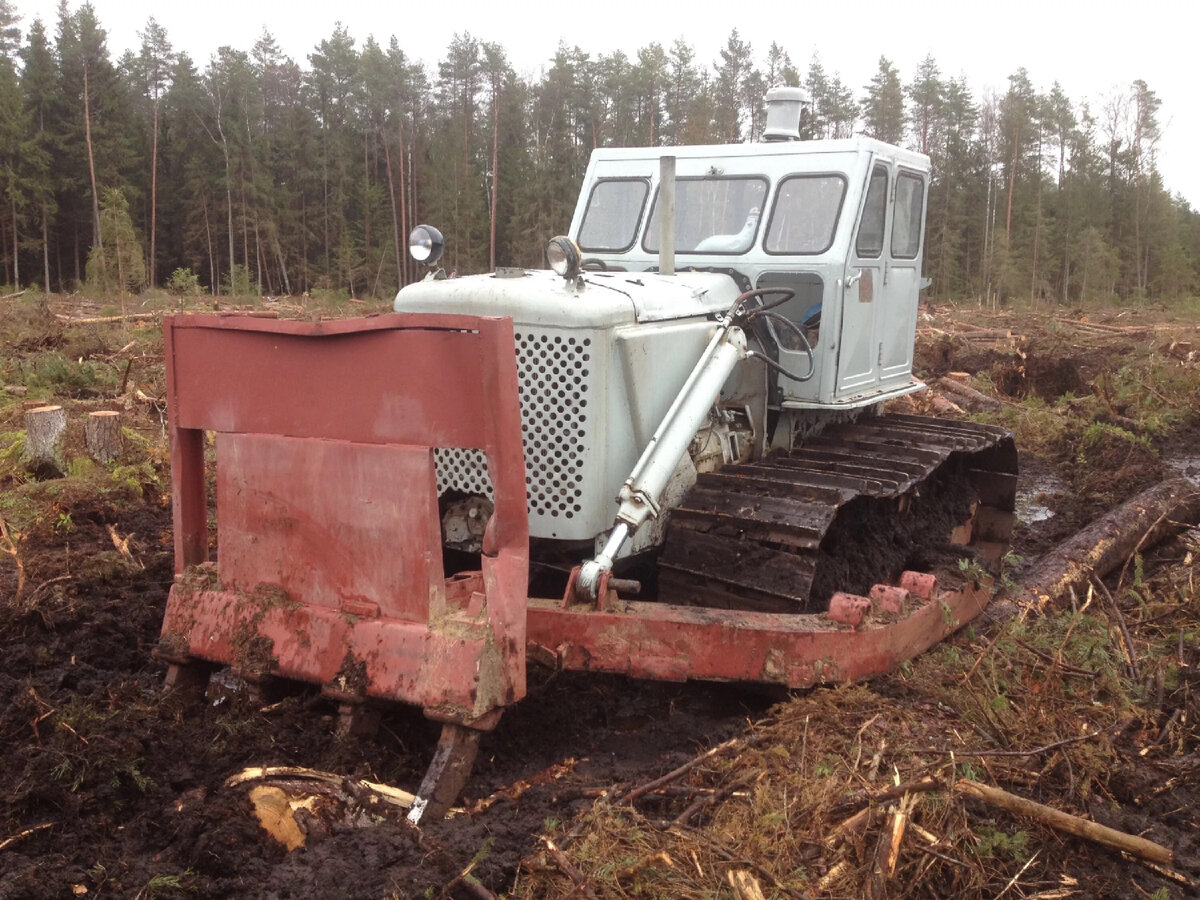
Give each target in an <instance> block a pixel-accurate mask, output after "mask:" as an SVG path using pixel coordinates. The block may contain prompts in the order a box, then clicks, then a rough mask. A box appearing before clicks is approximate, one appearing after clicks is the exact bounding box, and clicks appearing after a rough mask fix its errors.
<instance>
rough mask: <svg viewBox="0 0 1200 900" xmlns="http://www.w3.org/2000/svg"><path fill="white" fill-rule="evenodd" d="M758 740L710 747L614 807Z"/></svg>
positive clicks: (635, 789) (728, 742)
mask: <svg viewBox="0 0 1200 900" xmlns="http://www.w3.org/2000/svg"><path fill="white" fill-rule="evenodd" d="M760 740H762V738H761V737H760V738H752V739H751V740H749V741H744V740H743V739H742V738H731V739H730V740H728V741H726V742H725V743H723V744H717V746H715V747H710V748H709V749H708V750H705V751H704V752H703V753H701V754H700V755H699V756H696V757H694V758H692V759H690V760H688V761H687V762H685V763H684V764H683V765H682V766H680V767H679V768H677V769H672V770H671V771H670V772H668V773H667V774H666V775H663V776H662V777H661V778H656V779H654V780H653V781H648V782H646V783H645V784H643V785H641V786H640V787H636V788H634V789H633V790H631V791H630V792H629V793H628V794H626V795H625V796H624V797H622V798H621V799H619V800H617V801H616V805H618V806H621V805H624V804H626V803H632V802H633V801H634V800H636V799H638V797H643V796H645V795H646V794H648V793H650V792H651V791H653V790H656V789H658V788H660V787H662V786H663V785H664V784H670V783H671V782H672V781H675V780H676V779H678V778H682V777H683V776H684V775H686V774H687V773H688V772H690V771H692V769H694V768H696V766H698V765H700V764H701V763H703V762H707V761H708V760H710V759H712V758H713V757H714V756H716V755H718V754H720V753H724V752H725V751H726V750H731V749H732V748H734V747H736V746H738V745H739V744H745V745H746V746H747V747H749V746H753V745H754V744H757V743H758V742H759V741H760Z"/></svg>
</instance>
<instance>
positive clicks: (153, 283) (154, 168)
mask: <svg viewBox="0 0 1200 900" xmlns="http://www.w3.org/2000/svg"><path fill="white" fill-rule="evenodd" d="M157 231H158V96H157V89H156V92H155V97H154V139H153V140H152V141H151V144H150V267H149V268H150V287H151V288H156V287H158V269H157V266H156V262H157V260H158V256H157V253H158V250H157V247H156V245H155V240H154V238H155V235H156V233H157Z"/></svg>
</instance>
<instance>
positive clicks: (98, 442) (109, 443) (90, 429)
mask: <svg viewBox="0 0 1200 900" xmlns="http://www.w3.org/2000/svg"><path fill="white" fill-rule="evenodd" d="M83 432H84V437H85V439H86V440H87V448H88V453H89V454H90V455H91V457H92V459H94V460H96V462H98V463H106V462H108V461H109V460H112V459H115V458H116V457H117V456H119V455H120V453H121V449H122V438H121V414H120V413H119V412H114V411H112V410H101V411H99V412H94V413H89V414H88V417H87V420H86V421H85V422H84V426H83Z"/></svg>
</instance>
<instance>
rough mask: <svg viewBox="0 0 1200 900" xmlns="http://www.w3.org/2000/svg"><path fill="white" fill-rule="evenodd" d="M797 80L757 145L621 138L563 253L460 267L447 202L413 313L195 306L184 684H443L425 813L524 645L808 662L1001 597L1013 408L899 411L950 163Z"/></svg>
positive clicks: (618, 658) (757, 662)
mask: <svg viewBox="0 0 1200 900" xmlns="http://www.w3.org/2000/svg"><path fill="white" fill-rule="evenodd" d="M799 100H800V98H799V96H798V92H796V91H794V90H793V89H775V90H774V91H772V93H771V94H770V95H769V96H768V101H769V102H768V119H767V128H766V139H765V140H764V141H763V142H761V143H749V144H739V145H730V146H701V147H676V148H637V149H598V150H596V151H594V152H593V154H592V158H591V162H590V164H589V166H588V170H587V174H586V176H585V179H584V183H583V188H582V190H581V192H580V195H579V200H578V203H577V205H576V209H575V213H574V217H573V219H572V221H571V226H570V231H569V234H568V235H565V236H561V237H557V238H554V239H553V240H551V241H550V242H549V245H548V247H547V251H546V255H547V259H548V262H549V265H550V269H549V270H540V271H530V270H526V269H511V268H502V269H498V270H496V271H495V272H492V273H490V274H486V275H475V276H469V277H461V278H454V277H446V275H445V273H444V271H443V270H442V269H441V268H440V267H439V258H440V255H441V252H442V250H443V240H442V236H441V234H440V233H439V232H438V231H437V229H435V228H433V227H430V226H420V227H418V228H417V229H415V230H414V232H413V235H412V239H411V247H410V249H411V252H412V254H413V256H414V257H415V258H417V259H418V260H421V261H422V262H424V263H425V264H426V266H427V267H428V275H427V277H426V278H425V279H424V280H423V281H421V282H419V283H417V284H413V285H410V286H408V287H405V288H404V289H402V290H401V291H400V292H399V294H398V295H397V297H396V300H395V304H394V308H395V314H394V315H387V316H380V317H374V318H367V319H362V320H357V321H354V320H342V321H324V322H319V323H298V322H273V321H267V320H261V319H248V318H241V317H233V316H224V317H222V316H177V317H171V318H170V319H168V321H167V323H166V352H167V363H168V381H169V391H170V425H171V436H172V450H171V453H172V472H173V481H174V502H175V507H174V516H175V542H176V543H175V546H176V570H177V576H176V583H175V585H174V587H173V588H172V590H171V594H170V599H169V602H168V606H167V611H166V616H165V621H164V625H163V633H162V639H161V642H160V645H159V648H158V653H159V655H160V656H161V657H163V658H165V659H166V660H167V661H168V662H169V663H170V668H169V672H168V681H169V683H171V684H173V685H179V686H184V685H193V686H195V685H200V684H203V682H204V680H205V678H206V677H207V675H208V673H209V671H210V669H211V667H212V666H213V665H214V664H224V665H229V666H231V667H232V669H233V670H234V671H235V672H236V673H237V674H238V675H239V676H240V677H242V678H245V679H247V680H249V681H252V682H254V681H259V680H262V679H266V678H291V679H299V680H304V681H309V682H314V683H316V684H319V685H321V688H322V690H323V691H324V692H325V693H326V694H328V695H329V696H330V697H332V698H334V699H335V700H336V701H337V702H338V703H339V704H341V709H342V712H343V716H342V720H343V725H344V726H345V727H346V728H350V729H355V728H358V727H359V726H360V725H362V723H363V722H368V721H369V718H370V716H369V703H370V701H372V700H394V701H403V702H407V703H412V704H417V705H419V706H421V707H422V708H423V709H424V711H425V714H426V715H427V716H429V717H431V718H433V719H435V720H437V721H440V722H442V723H444V727H443V731H442V737H441V740H440V742H439V745H438V749H437V752H436V753H435V756H434V760H433V763H432V764H431V766H430V769H429V771H428V773H427V774H426V776H425V779H424V781H423V782H422V784H421V787H420V789H419V790H418V792H417V797H418V799H417V801H416V803H415V804H414V807H413V810H412V813H411V816H410V818H412V820H413V821H419V820H420V819H421V817H422V816H423V815H424V816H430V815H439V814H441V813H443V812H444V811H445V810H446V809H447V808H448V806H449V805H450V804H451V803H452V802H453V800H454V799H455V797H456V795H457V794H458V792H459V791H460V790H461V788H462V786H463V784H464V782H465V780H466V778H467V776H468V774H469V771H470V768H471V765H472V763H473V759H474V755H475V751H476V748H477V746H478V741H479V736H480V734H481V733H482V732H484V731H486V730H487V729H489V728H492V727H493V726H494V725H495V724H496V721H497V720H498V718H499V716H500V714H501V712H502V711H503V709H504V708H505V707H506V706H508V705H510V704H512V703H515V702H517V701H518V700H520V699H521V697H522V696H523V695H524V693H525V668H526V662H527V660H529V659H533V660H537V661H539V662H544V663H546V664H548V665H551V666H555V667H558V668H562V669H578V670H590V671H604V672H617V673H624V674H628V675H631V676H635V677H641V678H654V679H668V680H679V681H682V680H686V679H710V680H731V681H732V680H736V681H748V682H766V683H771V684H777V685H782V686H786V687H792V688H795V687H805V686H809V685H814V684H820V683H827V682H835V681H842V680H848V679H857V678H863V677H867V676H871V675H875V674H878V673H881V672H885V671H887V670H889V669H891V668H893V667H895V666H896V665H898V664H900V663H901V662H903V661H905V660H907V659H909V658H911V657H912V656H914V655H916V654H918V653H920V652H921V651H922V650H924V649H925V648H927V647H929V646H930V645H932V644H933V643H935V642H936V641H938V640H940V639H942V638H943V637H945V636H946V635H947V634H949V633H951V632H952V631H954V630H955V629H956V628H958V627H960V626H961V625H962V624H964V623H965V622H967V621H969V620H970V619H971V618H972V617H974V616H975V615H976V614H978V613H979V612H980V610H982V608H983V607H984V605H985V604H986V602H987V600H988V597H989V591H990V581H989V580H988V579H986V578H976V577H974V576H973V575H967V574H964V573H975V572H978V571H979V570H980V568H979V566H977V565H975V564H974V563H972V564H971V565H968V566H960V565H957V563H958V562H959V561H960V560H962V559H963V558H971V559H982V560H991V561H993V562H994V561H996V560H997V559H998V558H999V557H1000V556H1001V555H1002V554H1003V553H1004V551H1005V549H1006V547H1007V541H1008V537H1009V534H1010V531H1011V528H1012V523H1013V513H1012V510H1013V500H1014V496H1015V487H1016V451H1015V448H1014V445H1013V441H1012V437H1011V435H1010V434H1008V433H1007V432H1005V431H1003V430H1001V429H998V428H993V427H986V426H980V425H972V424H968V423H962V422H951V421H945V420H940V419H930V418H922V417H917V416H909V415H897V414H890V413H886V412H884V411H883V407H884V404H885V403H886V402H887V401H888V400H892V399H894V398H898V397H901V396H903V395H905V394H909V393H912V392H914V391H918V390H921V389H922V388H923V385H922V384H921V383H920V382H919V381H917V380H915V379H914V378H913V375H912V362H913V342H914V335H915V328H916V321H917V309H918V295H919V291H920V290H921V287H922V286H923V279H922V276H921V255H922V243H923V230H924V219H925V210H926V201H927V196H928V188H929V160H928V158H927V157H925V156H922V155H920V154H916V153H911V152H908V151H906V150H902V149H900V148H898V147H894V146H890V145H887V144H883V143H881V142H879V141H875V140H871V139H868V138H861V137H860V138H854V139H851V140H839V141H802V140H800V139H799V137H800V135H799V110H800V107H801V104H800V102H799ZM206 432H215V443H216V473H215V476H216V477H215V482H216V522H217V526H218V532H217V535H218V546H219V551H220V552H219V561H218V562H216V563H215V564H214V563H212V562H210V561H209V540H208V537H209V522H208V502H207V496H206V471H205V454H204V450H205V433H206Z"/></svg>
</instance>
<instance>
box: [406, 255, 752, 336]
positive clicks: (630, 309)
mask: <svg viewBox="0 0 1200 900" xmlns="http://www.w3.org/2000/svg"><path fill="white" fill-rule="evenodd" d="M738 293H739V291H738V289H737V285H736V284H735V283H734V281H733V279H731V278H730V277H729V276H727V275H720V274H713V273H708V272H684V273H680V274H678V275H659V274H657V273H654V272H586V273H584V275H583V276H582V278H581V279H580V280H578V281H574V282H569V281H567V280H565V279H563V278H561V277H559V276H558V275H555V274H554V273H553V272H550V271H543V270H536V271H534V270H520V269H518V270H506V271H504V272H503V273H498V274H492V275H470V276H467V277H464V278H446V279H442V280H439V281H421V282H417V283H416V284H410V285H408V286H407V287H405V288H402V289H401V290H400V292H399V293H398V294H397V295H396V300H395V303H393V309H395V311H396V312H398V313H404V312H413V313H456V314H467V315H482V316H497V315H500V316H511V317H512V319H513V321H514V322H516V323H519V324H523V325H567V326H575V327H612V326H615V325H635V324H641V323H646V322H664V321H669V320H672V319H688V318H696V317H699V316H707V315H710V314H712V313H716V312H724V311H725V310H727V309H729V307H730V306H732V305H733V302H734V300H736V299H737V296H738Z"/></svg>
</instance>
